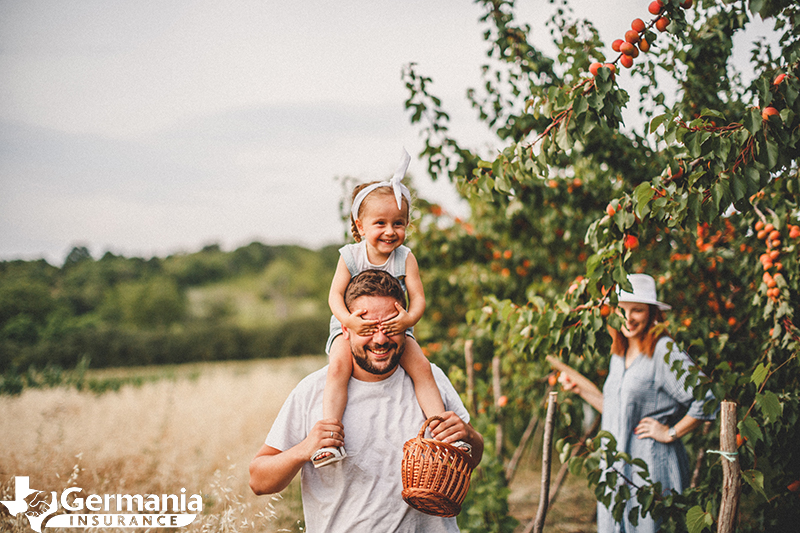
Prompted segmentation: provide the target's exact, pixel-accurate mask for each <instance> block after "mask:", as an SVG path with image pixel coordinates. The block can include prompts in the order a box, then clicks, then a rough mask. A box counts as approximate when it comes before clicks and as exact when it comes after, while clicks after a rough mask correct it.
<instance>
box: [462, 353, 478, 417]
mask: <svg viewBox="0 0 800 533" xmlns="http://www.w3.org/2000/svg"><path fill="white" fill-rule="evenodd" d="M464 362H465V363H466V365H467V409H468V410H469V411H470V412H471V413H473V414H474V413H475V408H476V406H475V366H474V365H475V363H474V360H473V358H472V339H468V340H467V341H466V342H465V343H464Z"/></svg>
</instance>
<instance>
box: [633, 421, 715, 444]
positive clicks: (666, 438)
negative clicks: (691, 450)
mask: <svg viewBox="0 0 800 533" xmlns="http://www.w3.org/2000/svg"><path fill="white" fill-rule="evenodd" d="M702 423H703V421H702V420H699V419H697V418H694V417H692V416H689V415H686V416H684V417H683V418H681V419H680V420H678V423H677V424H675V426H673V427H674V428H675V434H676V435H675V437H671V436H670V434H669V426H667V425H665V424H662V423H660V422H658V421H657V420H655V419H654V418H650V417H645V418H642V419H641V420H640V421H639V424H637V425H636V429H634V430H633V432H634V433H635V434H636V435H637V437H636V438H638V439H653V440H655V441H658V442H663V443H665V444H668V443H670V442H674V441H676V440H678V439H680V438H681V437H683V436H684V435H686V434H688V433H691V432H692V431H694V430H695V429H696V428H697V426H699V425H700V424H702Z"/></svg>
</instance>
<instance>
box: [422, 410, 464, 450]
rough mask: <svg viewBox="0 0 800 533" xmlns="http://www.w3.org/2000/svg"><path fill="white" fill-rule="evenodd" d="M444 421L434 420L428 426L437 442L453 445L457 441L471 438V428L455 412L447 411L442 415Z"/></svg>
mask: <svg viewBox="0 0 800 533" xmlns="http://www.w3.org/2000/svg"><path fill="white" fill-rule="evenodd" d="M439 416H441V417H442V418H444V420H442V421H439V420H434V421H433V422H431V423H430V425H429V426H428V427H429V428H430V429H431V434H432V435H433V438H434V439H436V440H440V441H442V442H446V443H447V444H452V443H454V442H456V441H457V440H467V437H468V436H469V430H468V428H469V426H468V425H467V424H466V423H465V422H464V421H463V420H462V419H461V417H460V416H458V415H457V414H455V413H454V412H453V411H447V412H444V413H442V414H441V415H439Z"/></svg>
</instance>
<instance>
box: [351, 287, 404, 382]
mask: <svg viewBox="0 0 800 533" xmlns="http://www.w3.org/2000/svg"><path fill="white" fill-rule="evenodd" d="M394 303H395V299H394V298H390V297H387V296H360V297H358V298H356V299H355V300H354V301H353V302H352V304H351V305H350V308H351V309H366V310H367V312H366V313H364V315H363V318H364V319H365V320H378V321H379V322H380V321H385V320H388V319H390V318H392V317H393V316H395V315H396V314H397V309H396V308H395V306H394ZM345 338H347V339H348V340H349V341H350V351H351V352H352V354H353V360H354V361H355V363H356V367H354V368H353V376H354V377H355V378H356V379H360V380H361V381H380V380H382V379H385V378H387V377H389V375H391V374H392V373H393V372H394V370H395V369H396V368H397V365H398V363H399V362H400V356H401V355H403V351H404V350H405V347H406V335H405V332H402V333H400V334H397V335H392V336H390V337H389V336H386V335H385V334H384V333H383V332H382V331H380V329H379V330H378V331H376V332H375V333H373V334H372V335H366V336H361V335H357V334H356V333H355V332H354V331H352V330H347V329H346V330H345Z"/></svg>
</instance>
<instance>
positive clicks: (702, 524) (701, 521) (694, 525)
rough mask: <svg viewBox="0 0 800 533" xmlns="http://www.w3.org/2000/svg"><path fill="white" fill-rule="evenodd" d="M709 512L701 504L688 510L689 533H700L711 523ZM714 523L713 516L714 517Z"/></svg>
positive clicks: (687, 524)
mask: <svg viewBox="0 0 800 533" xmlns="http://www.w3.org/2000/svg"><path fill="white" fill-rule="evenodd" d="M710 516H711V515H710V514H709V513H706V512H705V511H704V510H703V508H702V507H700V506H699V505H695V506H694V507H692V508H691V509H689V510H688V511H687V512H686V528H687V529H688V530H689V533H700V532H701V531H703V530H704V529H706V528H707V527H709V526H710V525H711V524H709V523H708V521H707V517H710ZM712 524H713V518H712Z"/></svg>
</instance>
